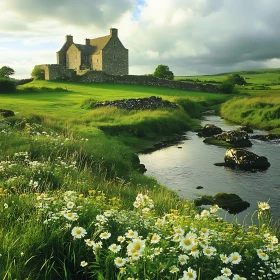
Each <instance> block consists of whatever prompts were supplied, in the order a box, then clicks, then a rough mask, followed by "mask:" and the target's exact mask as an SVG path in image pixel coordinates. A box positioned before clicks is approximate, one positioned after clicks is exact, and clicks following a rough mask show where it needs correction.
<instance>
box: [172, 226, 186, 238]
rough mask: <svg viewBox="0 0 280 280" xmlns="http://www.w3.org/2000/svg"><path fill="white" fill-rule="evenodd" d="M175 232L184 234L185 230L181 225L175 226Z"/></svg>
mask: <svg viewBox="0 0 280 280" xmlns="http://www.w3.org/2000/svg"><path fill="white" fill-rule="evenodd" d="M174 232H175V234H176V235H179V236H183V235H184V233H185V231H184V230H183V229H182V228H181V227H174Z"/></svg>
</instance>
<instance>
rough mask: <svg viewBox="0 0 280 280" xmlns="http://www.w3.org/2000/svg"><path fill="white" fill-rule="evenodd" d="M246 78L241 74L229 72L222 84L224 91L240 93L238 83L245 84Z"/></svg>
mask: <svg viewBox="0 0 280 280" xmlns="http://www.w3.org/2000/svg"><path fill="white" fill-rule="evenodd" d="M245 84H246V80H245V79H244V78H243V77H242V76H240V75H239V74H229V75H228V76H227V77H226V79H225V80H224V81H223V83H222V85H221V90H222V92H223V93H229V94H230V93H238V90H237V89H236V85H245Z"/></svg>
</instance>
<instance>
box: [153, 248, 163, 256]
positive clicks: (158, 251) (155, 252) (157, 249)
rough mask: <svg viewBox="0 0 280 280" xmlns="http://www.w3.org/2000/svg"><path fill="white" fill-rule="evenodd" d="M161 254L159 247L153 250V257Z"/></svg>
mask: <svg viewBox="0 0 280 280" xmlns="http://www.w3.org/2000/svg"><path fill="white" fill-rule="evenodd" d="M161 252H162V248H161V247H158V248H155V249H154V254H155V256H158V255H159V254H160V253H161Z"/></svg>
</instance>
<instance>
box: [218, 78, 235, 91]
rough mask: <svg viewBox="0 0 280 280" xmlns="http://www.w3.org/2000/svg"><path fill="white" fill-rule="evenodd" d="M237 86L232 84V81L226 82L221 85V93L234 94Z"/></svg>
mask: <svg viewBox="0 0 280 280" xmlns="http://www.w3.org/2000/svg"><path fill="white" fill-rule="evenodd" d="M234 89H235V84H233V83H231V82H230V81H225V82H223V83H222V85H221V91H222V92H223V93H234Z"/></svg>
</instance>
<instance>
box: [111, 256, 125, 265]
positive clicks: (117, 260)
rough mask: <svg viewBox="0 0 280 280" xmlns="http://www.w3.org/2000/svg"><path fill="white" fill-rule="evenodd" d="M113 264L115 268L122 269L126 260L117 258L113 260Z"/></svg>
mask: <svg viewBox="0 0 280 280" xmlns="http://www.w3.org/2000/svg"><path fill="white" fill-rule="evenodd" d="M114 263H115V265H116V266H117V267H122V266H124V265H125V263H126V260H125V259H123V258H121V257H117V258H115V260H114Z"/></svg>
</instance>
